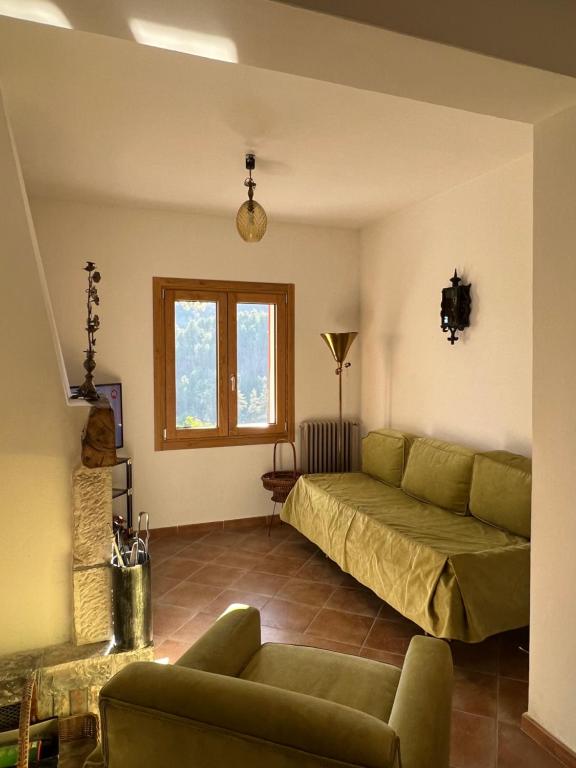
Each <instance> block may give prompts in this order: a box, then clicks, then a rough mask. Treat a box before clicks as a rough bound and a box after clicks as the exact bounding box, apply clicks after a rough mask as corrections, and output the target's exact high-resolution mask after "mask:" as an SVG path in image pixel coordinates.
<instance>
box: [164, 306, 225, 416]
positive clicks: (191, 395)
mask: <svg viewBox="0 0 576 768" xmlns="http://www.w3.org/2000/svg"><path fill="white" fill-rule="evenodd" d="M174 326H175V327H174V332H175V334H176V337H175V342H176V355H175V357H176V359H175V368H176V428H177V429H211V428H212V429H213V428H214V427H217V426H218V417H217V413H218V409H217V400H218V362H217V337H218V323H217V304H216V302H215V301H176V302H175V303H174Z"/></svg>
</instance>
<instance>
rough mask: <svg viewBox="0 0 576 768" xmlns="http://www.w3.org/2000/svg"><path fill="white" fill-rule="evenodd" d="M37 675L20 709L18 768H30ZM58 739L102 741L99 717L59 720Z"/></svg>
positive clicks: (32, 677)
mask: <svg viewBox="0 0 576 768" xmlns="http://www.w3.org/2000/svg"><path fill="white" fill-rule="evenodd" d="M37 677H38V676H37V673H36V672H34V673H32V675H30V677H29V678H28V680H27V681H26V685H25V686H24V691H23V693H22V704H21V707H20V726H19V729H18V768H28V757H29V754H30V721H31V720H32V718H33V717H34V716H35V709H36V685H37ZM58 739H59V740H60V742H69V741H76V740H77V739H93V740H94V741H95V742H96V741H99V740H100V722H99V719H98V717H97V715H94V714H91V713H88V714H82V715H72V716H71V717H60V718H58Z"/></svg>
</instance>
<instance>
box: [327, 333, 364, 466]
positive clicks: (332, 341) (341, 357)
mask: <svg viewBox="0 0 576 768" xmlns="http://www.w3.org/2000/svg"><path fill="white" fill-rule="evenodd" d="M320 335H321V336H322V338H323V339H324V341H325V342H326V344H327V345H328V347H329V348H330V352H332V354H333V356H334V360H336V365H337V366H338V367H337V368H336V376H338V471H339V472H342V471H343V470H344V462H343V456H342V448H343V440H342V434H343V429H342V372H343V370H344V368H350V365H351V363H347V362H346V356H347V355H348V352H349V351H350V347H351V346H352V342H353V341H354V339H355V338H356V336H358V332H357V331H346V332H345V333H321V334H320Z"/></svg>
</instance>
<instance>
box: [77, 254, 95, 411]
mask: <svg viewBox="0 0 576 768" xmlns="http://www.w3.org/2000/svg"><path fill="white" fill-rule="evenodd" d="M84 269H85V270H86V272H88V288H87V289H86V295H87V301H86V309H87V318H86V333H87V334H88V349H85V350H84V352H85V353H86V360H84V369H85V371H86V376H85V378H84V383H83V384H82V385H81V386H80V387H79V388H78V392H76V393H75V394H74V395H72V397H73V398H80V397H81V398H84V400H89V401H91V402H94V401H96V400H98V399H99V395H98V392H97V391H96V387H95V386H94V375H93V374H94V369H95V368H96V360H94V355H95V354H96V351H95V349H94V347H95V346H96V338H95V334H96V331H97V330H98V329H99V328H100V318H99V317H98V315H93V314H92V308H93V305H94V304H96V306H98V305H99V304H100V298H99V296H98V289H97V288H96V284H97V283H99V282H100V280H101V275H100V272H97V271H96V264H94V262H92V261H87V262H86V266H85V267H84Z"/></svg>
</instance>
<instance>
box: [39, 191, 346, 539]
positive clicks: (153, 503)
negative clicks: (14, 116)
mask: <svg viewBox="0 0 576 768" xmlns="http://www.w3.org/2000/svg"><path fill="white" fill-rule="evenodd" d="M33 215H34V220H35V223H36V226H37V231H38V238H39V241H40V245H41V249H42V255H43V258H44V260H45V265H46V269H47V274H48V281H49V285H50V292H51V295H52V298H53V301H54V306H55V313H56V318H57V324H58V328H59V332H60V336H61V341H62V346H63V350H64V355H65V359H66V362H67V365H68V369H69V375H70V380H71V381H72V380H75V381H77V380H79V377H80V375H81V361H82V349H83V348H84V336H83V333H82V327H83V305H82V289H83V286H84V282H83V281H84V273H83V272H82V269H81V267H82V265H83V263H84V261H85V260H87V259H91V260H93V261H95V262H96V264H97V265H98V267H99V268H100V270H101V272H102V283H101V289H100V296H101V300H102V303H101V307H100V309H101V311H100V316H101V319H102V329H101V330H100V331H99V333H98V354H97V363H98V367H97V377H96V378H97V381H100V382H103V381H106V380H108V381H114V380H118V379H120V380H121V381H122V383H123V385H124V424H125V431H126V449H125V450H126V451H127V452H128V453H130V454H132V455H133V457H134V479H135V504H136V509H138V510H139V509H146V510H147V511H149V512H150V515H151V519H152V521H153V525H154V526H155V527H161V526H170V525H177V524H185V523H194V522H201V521H208V520H222V519H231V518H239V517H251V516H254V515H264V514H268V513H269V512H270V511H271V509H272V504H271V501H270V496H269V494H268V493H267V492H265V491H264V490H263V489H262V486H261V483H260V475H261V474H262V473H263V472H266V471H268V470H269V469H271V461H272V447H271V446H269V445H263V446H236V447H230V448H205V449H194V450H179V451H165V452H159V453H157V452H155V451H154V447H153V372H152V276H153V275H161V276H169V277H190V278H205V279H218V278H219V279H230V280H254V281H270V282H294V283H295V284H296V419H297V422H300V421H302V420H303V419H306V418H311V417H316V416H333V415H335V414H336V412H337V403H338V401H337V382H336V376H335V375H334V364H333V361H332V358H331V356H330V353H329V351H328V349H327V348H326V347H325V345H324V342H323V341H322V339H321V338H320V336H319V334H320V333H321V332H322V331H326V330H357V327H358V322H359V310H358V272H359V270H358V251H359V248H358V246H359V242H358V236H357V234H355V233H353V232H350V231H345V230H337V229H324V228H317V227H306V226H297V225H288V224H280V223H278V222H275V221H274V219H273V216H271V223H270V225H269V231H268V232H267V234H266V237H265V238H264V240H262V242H261V243H259V244H251V245H248V244H245V243H243V242H242V241H241V239H240V238H239V237H238V234H237V233H236V230H235V226H234V218H233V216H230V217H228V218H223V217H215V216H201V215H192V214H185V213H175V212H160V211H154V210H136V209H128V208H126V209H121V208H114V207H95V206H89V205H83V204H78V205H76V204H68V203H54V202H50V203H49V202H46V201H40V200H36V201H35V202H34V203H33ZM358 351H359V349H358V348H357V349H356V350H353V353H352V356H351V360H352V362H353V363H355V364H354V366H353V368H352V369H351V371H349V372H347V374H346V375H347V381H346V383H345V394H346V402H345V407H346V410H347V411H348V412H349V413H351V414H358V410H359V391H360V387H359V377H360V366H359V364H358V363H357V362H356V359H355V355H357V354H358Z"/></svg>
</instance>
